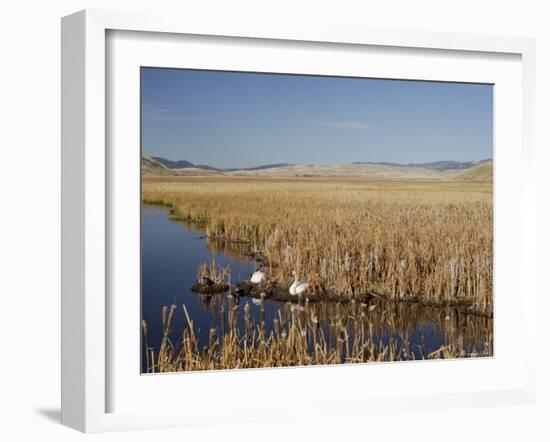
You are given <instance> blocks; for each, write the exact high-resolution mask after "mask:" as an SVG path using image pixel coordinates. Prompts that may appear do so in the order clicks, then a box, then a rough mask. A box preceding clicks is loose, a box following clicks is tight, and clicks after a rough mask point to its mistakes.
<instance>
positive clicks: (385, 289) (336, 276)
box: [142, 177, 493, 314]
mask: <svg viewBox="0 0 550 442" xmlns="http://www.w3.org/2000/svg"><path fill="white" fill-rule="evenodd" d="M492 197H493V193H492V184H490V183H472V182H451V181H416V180H408V181H405V180H402V181H397V180H395V181H393V180H372V179H359V178H357V179H354V178H350V179H341V178H334V179H326V178H325V179H317V178H288V179H287V178H273V179H265V178H249V177H246V178H244V177H243V178H241V177H144V178H143V186H142V199H143V201H144V202H148V203H157V204H164V205H167V206H170V207H171V209H172V213H171V216H172V218H173V219H181V220H189V221H193V222H197V223H201V224H202V225H203V226H204V228H205V231H206V233H207V235H209V236H210V237H217V238H223V239H225V240H230V241H246V242H247V243H248V244H249V249H250V250H251V251H254V252H256V253H259V254H261V255H262V256H265V257H266V259H267V271H268V276H269V278H270V279H271V280H272V281H274V282H276V283H278V284H287V285H290V284H291V282H292V277H291V276H290V273H291V271H292V270H297V271H298V273H299V276H300V279H303V280H307V281H308V282H309V283H310V285H311V286H312V289H313V290H315V291H316V292H321V293H323V292H330V293H335V294H339V295H341V296H346V297H353V296H354V294H357V293H364V292H365V291H367V290H370V291H375V292H378V293H380V294H383V295H385V296H388V297H390V298H397V299H416V300H418V299H421V300H425V301H427V302H430V303H449V302H464V303H466V304H469V305H471V306H472V308H475V309H476V310H479V311H482V312H485V313H488V314H490V313H491V312H492V306H493V296H492V291H493V284H492V280H493V229H492V224H493V204H492Z"/></svg>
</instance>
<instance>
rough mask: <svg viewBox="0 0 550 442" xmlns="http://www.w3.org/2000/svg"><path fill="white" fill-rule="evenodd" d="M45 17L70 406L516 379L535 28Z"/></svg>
mask: <svg viewBox="0 0 550 442" xmlns="http://www.w3.org/2000/svg"><path fill="white" fill-rule="evenodd" d="M62 31H63V32H62V35H63V38H62V45H63V48H62V49H63V63H62V68H63V85H62V101H63V103H62V104H63V115H62V117H63V118H62V120H63V129H62V135H63V137H62V138H63V165H62V173H63V188H62V191H63V192H62V205H63V209H62V210H63V213H62V217H63V231H62V240H63V245H62V260H63V262H62V269H63V275H62V290H63V293H62V307H63V311H62V321H63V324H62V340H63V341H62V350H63V360H62V368H63V375H62V387H63V391H62V421H63V423H64V424H66V425H68V426H71V427H73V428H76V429H79V430H81V431H86V432H88V431H109V430H118V429H139V428H155V427H167V426H186V425H207V424H208V423H209V422H212V421H213V420H214V421H216V422H218V423H220V422H221V423H223V422H254V421H258V420H262V419H270V420H271V419H285V418H293V417H297V416H300V417H314V416H324V415H327V416H328V415H331V416H335V415H353V414H356V415H367V414H369V413H371V412H373V411H374V410H377V411H380V409H383V410H384V411H387V412H393V411H398V410H408V409H414V408H417V407H421V408H424V409H432V408H433V409H441V408H460V407H469V406H488V405H498V404H503V403H506V404H510V403H514V404H521V403H530V402H532V401H533V400H534V385H535V373H534V372H535V367H534V366H533V362H532V361H533V359H532V355H533V353H534V338H533V337H534V335H535V331H534V330H535V325H534V323H533V321H532V320H531V319H529V318H531V317H534V314H533V312H534V311H536V290H535V287H534V281H535V278H534V271H535V270H534V268H535V266H534V265H532V262H533V260H534V256H535V253H533V252H534V248H535V243H536V242H535V237H534V234H535V233H534V232H535V229H534V228H533V226H534V223H535V215H534V205H535V203H534V201H533V199H532V196H531V195H533V194H534V192H532V191H533V189H534V187H535V184H534V178H533V176H532V175H531V174H530V173H529V171H530V170H531V168H532V165H533V155H534V154H533V139H534V131H533V121H534V118H533V116H534V95H535V89H534V87H535V82H534V42H533V41H532V40H530V39H524V38H509V37H489V36H475V35H458V34H445V33H438V34H431V33H424V32H413V31H407V32H403V31H399V32H397V31H396V32H390V31H381V30H372V29H353V28H346V27H339V26H334V27H327V28H322V29H321V28H316V27H311V26H309V25H308V26H307V27H303V28H300V29H294V28H287V27H285V26H281V27H277V28H276V29H269V27H265V26H259V25H257V26H254V25H251V24H243V23H231V24H223V25H220V24H219V23H208V22H201V21H196V20H193V21H192V20H187V21H186V20H183V21H182V20H180V19H178V20H172V19H170V18H168V17H153V16H150V15H147V16H145V15H141V14H129V13H113V12H107V11H83V12H79V13H76V14H74V15H71V16H68V17H65V18H64V19H63V22H62ZM518 171H519V172H518ZM518 176H519V180H520V181H521V183H519V184H518ZM512 178H513V179H512ZM518 329H521V330H522V333H518V332H517V330H518ZM373 380H376V381H373ZM411 380H414V381H411ZM182 397H185V400H184V401H182V399H181V398H182ZM250 404H255V405H254V407H250ZM243 408H246V409H247V413H244V414H243V413H242V410H243Z"/></svg>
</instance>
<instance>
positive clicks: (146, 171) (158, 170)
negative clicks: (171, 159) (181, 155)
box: [141, 155, 219, 176]
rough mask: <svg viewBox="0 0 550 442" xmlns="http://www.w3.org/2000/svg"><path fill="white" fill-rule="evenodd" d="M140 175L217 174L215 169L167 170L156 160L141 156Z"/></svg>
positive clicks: (185, 168)
mask: <svg viewBox="0 0 550 442" xmlns="http://www.w3.org/2000/svg"><path fill="white" fill-rule="evenodd" d="M141 173H142V175H143V176H202V175H217V174H219V172H218V171H217V170H215V169H214V170H212V169H201V168H198V167H182V168H179V169H174V168H169V167H167V166H166V165H165V164H163V163H161V162H160V161H159V160H158V159H157V158H153V157H150V156H147V155H142V156H141Z"/></svg>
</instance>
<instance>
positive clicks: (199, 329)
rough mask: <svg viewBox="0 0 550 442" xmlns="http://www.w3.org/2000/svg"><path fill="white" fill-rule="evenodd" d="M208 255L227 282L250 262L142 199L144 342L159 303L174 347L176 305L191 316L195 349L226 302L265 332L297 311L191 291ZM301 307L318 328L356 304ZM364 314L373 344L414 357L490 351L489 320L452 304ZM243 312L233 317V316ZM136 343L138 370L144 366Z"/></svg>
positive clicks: (384, 305) (153, 329) (156, 339)
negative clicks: (167, 314)
mask: <svg viewBox="0 0 550 442" xmlns="http://www.w3.org/2000/svg"><path fill="white" fill-rule="evenodd" d="M212 258H215V259H216V261H217V263H218V264H220V265H221V266H224V267H225V266H230V268H231V283H232V284H233V285H234V284H236V283H237V282H238V281H242V280H244V279H246V278H248V277H249V276H250V274H251V273H252V272H253V270H254V263H253V262H252V261H251V260H250V259H247V258H246V254H245V253H242V249H240V248H239V246H238V245H235V244H228V243H225V244H224V243H221V242H220V241H213V240H210V239H209V238H206V237H205V235H204V231H203V230H201V229H200V228H198V227H197V226H196V225H194V224H189V223H184V222H180V221H172V220H170V219H169V212H168V210H167V209H166V208H165V207H162V206H154V205H148V204H142V207H141V267H142V273H141V278H142V281H141V287H142V293H141V314H142V319H143V320H145V321H146V323H147V328H148V334H147V345H148V346H149V347H152V348H155V349H157V350H158V348H159V347H160V343H161V340H162V308H163V306H170V305H176V306H177V309H176V313H175V315H174V318H173V320H172V324H171V328H170V340H171V342H172V343H173V345H174V346H175V347H176V349H177V347H178V342H179V340H180V337H181V334H182V331H183V330H184V328H185V326H186V319H185V314H184V312H183V308H182V305H185V306H186V308H187V311H188V312H189V316H190V317H191V319H192V320H193V323H194V329H195V333H196V334H197V336H198V340H199V346H201V347H202V346H203V345H206V344H207V343H208V338H209V330H210V329H211V328H219V326H220V315H219V313H218V312H219V310H220V307H221V306H222V305H223V306H224V307H225V309H226V310H227V308H228V307H229V305H228V304H229V303H230V304H231V307H234V305H235V304H237V305H238V307H237V308H238V309H239V310H244V308H245V306H246V305H248V306H249V307H248V308H249V309H250V314H251V315H252V317H253V318H254V319H255V320H256V322H258V321H259V320H260V319H261V320H262V321H264V322H265V324H266V331H267V333H268V335H269V333H270V331H271V327H272V324H273V320H274V319H277V318H278V317H279V315H281V316H283V317H284V316H285V315H286V316H288V315H290V314H292V312H293V311H294V309H295V308H303V306H296V305H292V304H290V303H279V302H276V301H272V300H269V299H267V300H265V301H264V303H263V305H262V306H260V305H259V304H258V303H256V302H253V301H252V299H251V298H245V297H241V298H240V299H239V298H237V299H235V298H229V297H228V296H227V294H220V295H216V296H213V297H208V298H206V297H204V296H200V295H198V294H196V293H194V292H192V291H191V289H190V286H191V285H192V284H193V283H194V282H195V281H196V278H197V268H198V266H200V265H201V264H203V263H205V262H209V261H210V260H211V259H212ZM362 307H363V308H364V306H362ZM307 308H309V309H315V311H314V313H315V315H316V316H317V317H318V318H319V323H320V325H321V326H322V327H323V326H326V327H327V328H328V329H329V328H330V323H331V321H333V320H334V318H344V320H345V318H346V317H348V316H349V317H353V316H354V315H356V313H357V309H359V308H360V307H359V306H358V305H355V304H354V303H353V304H352V303H338V304H336V303H315V304H313V303H312V304H310V305H308V307H307ZM368 312H369V313H368V321H369V322H370V323H371V326H373V328H374V330H376V333H377V336H378V337H379V339H380V340H381V342H383V343H384V344H385V345H388V344H389V343H391V344H392V345H395V346H396V348H399V347H400V346H404V345H406V346H407V349H408V350H409V352H410V353H411V354H412V356H413V357H414V358H422V357H424V356H425V355H428V354H429V353H431V352H433V351H436V350H438V349H439V348H441V347H442V346H444V345H448V344H452V345H454V346H456V347H459V348H460V349H461V351H462V353H463V355H464V356H471V355H472V353H473V354H474V355H483V354H492V320H490V319H487V318H483V317H479V316H474V315H470V314H466V313H465V312H464V311H461V310H460V309H458V308H434V307H425V306H421V305H419V304H407V303H398V302H387V301H381V300H380V301H376V302H373V303H372V304H370V305H369V306H368ZM243 317H244V315H242V314H241V315H239V318H241V320H242V318H243ZM243 322H244V320H243ZM240 325H241V326H242V327H244V324H240ZM329 333H330V330H329ZM144 345H145V344H143V345H142V371H143V372H145V371H146V367H145V357H144V353H145V352H144V351H143V349H144ZM488 347H490V348H488Z"/></svg>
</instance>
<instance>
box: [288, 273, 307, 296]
mask: <svg viewBox="0 0 550 442" xmlns="http://www.w3.org/2000/svg"><path fill="white" fill-rule="evenodd" d="M292 274H293V275H294V282H293V283H292V285H291V286H290V288H289V289H288V291H289V293H290V294H291V295H300V294H302V293H304V292H305V291H306V290H307V289H308V288H309V284H308V283H307V282H304V281H298V273H296V272H295V271H293V272H292Z"/></svg>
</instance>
